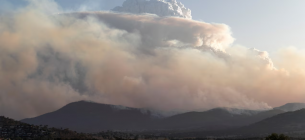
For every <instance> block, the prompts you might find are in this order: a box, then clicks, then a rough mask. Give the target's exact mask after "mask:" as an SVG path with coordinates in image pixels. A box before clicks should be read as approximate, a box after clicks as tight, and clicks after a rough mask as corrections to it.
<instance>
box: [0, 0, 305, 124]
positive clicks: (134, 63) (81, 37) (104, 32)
mask: <svg viewBox="0 0 305 140" xmlns="http://www.w3.org/2000/svg"><path fill="white" fill-rule="evenodd" d="M41 2H48V3H49V4H48V5H53V7H48V9H47V10H44V8H41V7H40V6H41V5H45V4H47V3H44V4H43V3H41ZM50 12H57V13H58V12H60V7H58V6H57V5H56V3H54V2H52V1H39V2H37V1H33V2H32V4H31V5H29V6H28V7H27V8H24V9H21V10H20V11H18V12H16V13H14V14H10V15H9V16H5V15H3V16H1V17H0V18H1V19H0V89H1V91H0V110H1V111H0V115H6V116H9V117H13V118H16V119H21V118H25V117H33V116H37V115H41V114H43V113H47V112H50V111H53V110H55V109H58V108H59V107H61V106H63V105H65V104H67V103H70V102H73V101H78V100H91V101H95V102H99V103H107V104H116V105H124V106H129V107H139V108H149V109H154V110H160V111H177V110H179V111H191V110H204V109H211V108H215V107H232V108H244V109H268V108H270V107H271V106H277V105H282V104H284V103H286V102H303V100H304V91H305V86H304V85H303V83H305V70H304V67H305V66H304V64H305V63H304V62H305V51H300V50H297V49H296V48H284V49H282V50H279V51H278V53H276V54H274V56H273V57H272V58H274V59H273V60H274V61H273V62H272V61H271V58H270V57H269V54H268V53H267V52H263V51H259V50H256V49H248V48H246V47H242V46H231V44H232V43H233V41H234V38H233V37H232V36H231V31H230V28H229V27H228V26H227V25H225V24H209V23H204V22H199V21H195V20H189V19H185V18H175V17H167V18H164V17H157V16H151V15H131V14H123V13H120V14H119V13H111V12H80V13H66V14H56V15H50V14H49V13H50Z"/></svg>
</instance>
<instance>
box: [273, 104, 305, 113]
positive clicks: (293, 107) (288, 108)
mask: <svg viewBox="0 0 305 140" xmlns="http://www.w3.org/2000/svg"><path fill="white" fill-rule="evenodd" d="M303 108H305V103H288V104H285V105H283V106H280V107H276V108H275V109H279V110H283V111H286V112H288V111H297V110H300V109H303Z"/></svg>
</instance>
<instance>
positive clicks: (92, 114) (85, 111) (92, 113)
mask: <svg viewBox="0 0 305 140" xmlns="http://www.w3.org/2000/svg"><path fill="white" fill-rule="evenodd" d="M155 119H156V118H155V117H154V116H153V115H152V114H151V113H150V112H149V111H145V110H141V109H135V108H128V107H123V106H113V105H105V104H98V103H92V102H86V101H80V102H75V103H70V104H68V105H66V106H64V107H63V108H61V109H59V110H57V111H55V112H51V113H47V114H44V115H42V116H38V117H35V118H31V119H24V120H21V121H22V122H25V123H29V124H35V125H49V126H51V127H57V128H58V127H63V128H70V129H71V130H75V131H78V132H99V131H103V130H141V129H145V128H146V126H147V125H148V123H151V122H152V121H154V120H155Z"/></svg>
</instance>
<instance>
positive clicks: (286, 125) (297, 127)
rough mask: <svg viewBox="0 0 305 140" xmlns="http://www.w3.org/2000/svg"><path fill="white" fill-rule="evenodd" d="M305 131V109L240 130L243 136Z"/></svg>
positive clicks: (276, 116)
mask: <svg viewBox="0 0 305 140" xmlns="http://www.w3.org/2000/svg"><path fill="white" fill-rule="evenodd" d="M301 130H302V131H303V130H305V109H301V110H297V111H294V112H286V113H282V114H278V115H275V116H273V117H270V118H267V119H264V120H262V121H260V122H257V123H254V124H252V125H249V126H246V127H243V128H242V129H239V130H238V132H240V133H242V134H262V133H284V132H294V131H301Z"/></svg>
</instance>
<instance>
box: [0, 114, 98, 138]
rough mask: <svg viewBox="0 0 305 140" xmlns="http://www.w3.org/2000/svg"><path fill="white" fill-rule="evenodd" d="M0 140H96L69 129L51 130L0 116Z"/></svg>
mask: <svg viewBox="0 0 305 140" xmlns="http://www.w3.org/2000/svg"><path fill="white" fill-rule="evenodd" d="M0 139H11V140H53V139H54V140H61V139H71V140H78V139H87V140H90V139H92V140H95V138H93V137H92V136H90V135H87V134H83V133H77V132H74V131H71V130H69V129H58V128H49V127H48V126H47V125H45V126H42V125H40V126H38V125H29V124H26V123H22V122H19V121H15V120H13V119H10V118H6V117H4V116H0Z"/></svg>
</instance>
